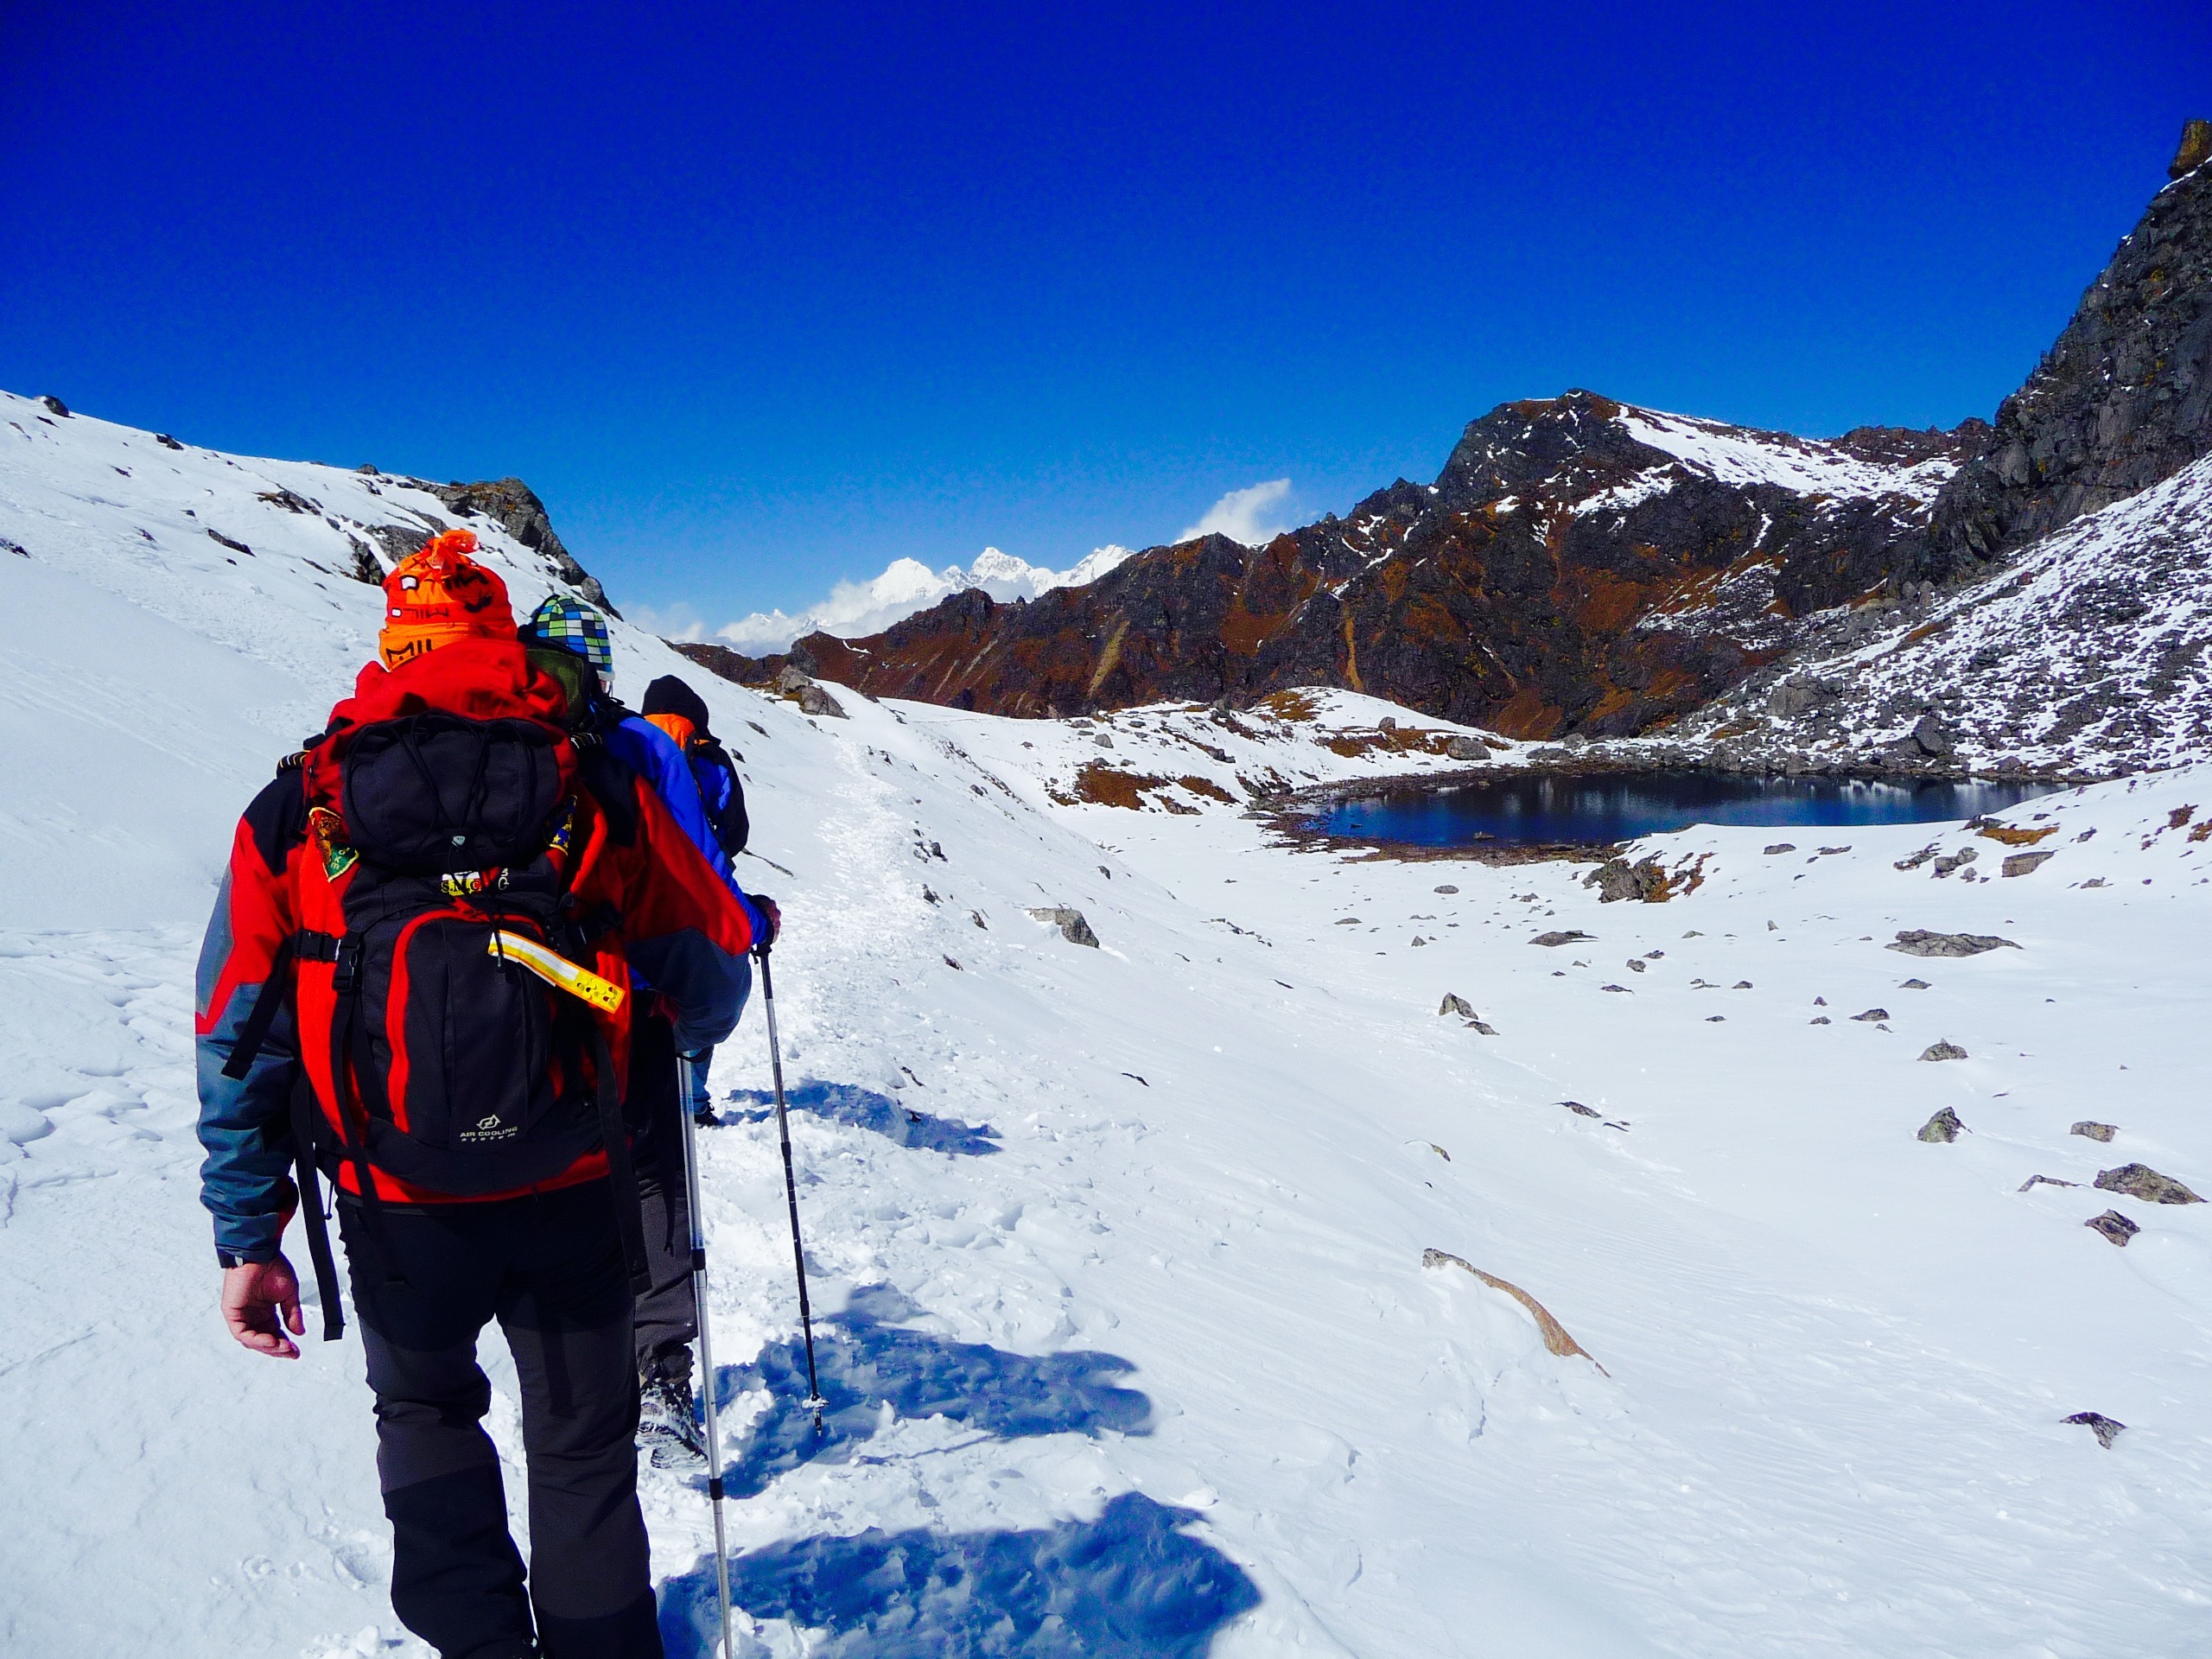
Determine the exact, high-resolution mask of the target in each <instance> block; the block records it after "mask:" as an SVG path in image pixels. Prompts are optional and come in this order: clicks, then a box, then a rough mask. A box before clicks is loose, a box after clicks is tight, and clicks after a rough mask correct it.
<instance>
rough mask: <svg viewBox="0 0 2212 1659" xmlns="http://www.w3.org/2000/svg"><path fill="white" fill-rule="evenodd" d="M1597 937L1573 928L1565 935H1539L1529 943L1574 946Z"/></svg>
mask: <svg viewBox="0 0 2212 1659" xmlns="http://www.w3.org/2000/svg"><path fill="white" fill-rule="evenodd" d="M1597 937H1598V936H1597V935H1596V934H1594V933H1585V932H1584V931H1582V930H1581V929H1580V928H1572V929H1569V930H1568V931H1566V932H1564V933H1539V934H1537V935H1536V937H1535V938H1533V939H1531V940H1529V944H1542V945H1560V944H1576V943H1578V942H1580V941H1581V940H1583V939H1594V938H1597Z"/></svg>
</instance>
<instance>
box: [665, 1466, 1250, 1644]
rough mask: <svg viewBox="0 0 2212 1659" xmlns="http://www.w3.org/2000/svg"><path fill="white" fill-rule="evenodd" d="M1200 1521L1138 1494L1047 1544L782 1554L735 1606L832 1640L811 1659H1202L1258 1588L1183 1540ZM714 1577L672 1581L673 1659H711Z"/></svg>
mask: <svg viewBox="0 0 2212 1659" xmlns="http://www.w3.org/2000/svg"><path fill="white" fill-rule="evenodd" d="M1197 1518H1198V1516H1197V1513H1196V1512H1195V1511H1193V1510H1179V1509H1173V1508H1171V1507H1169V1506H1168V1505H1166V1504H1164V1503H1154V1501H1153V1500H1152V1499H1150V1498H1148V1497H1145V1496H1144V1495H1143V1494H1142V1493H1141V1492H1127V1493H1124V1494H1123V1495H1122V1496H1121V1497H1117V1498H1116V1499H1114V1500H1113V1501H1112V1502H1111V1503H1108V1504H1107V1505H1106V1508H1105V1510H1104V1511H1103V1513H1102V1514H1101V1515H1100V1516H1098V1518H1097V1519H1096V1520H1095V1521H1065V1522H1060V1523H1059V1524H1058V1525H1057V1526H1054V1527H1050V1528H1046V1529H1043V1530H1040V1531H1036V1532H1017V1531H1011V1530H1009V1531H1001V1532H977V1533H956V1534H950V1535H947V1534H943V1533H934V1532H926V1531H914V1532H895V1533H893V1532H884V1531H882V1530H880V1529H875V1528H870V1529H868V1531H866V1532H863V1533H861V1535H859V1536H858V1537H855V1538H808V1539H802V1540H799V1541H795V1542H791V1543H783V1544H775V1545H772V1546H770V1547H769V1548H766V1549H760V1550H755V1551H753V1553H751V1554H744V1555H739V1556H736V1557H734V1559H733V1560H731V1562H730V1595H731V1598H732V1599H733V1600H734V1601H735V1602H736V1603H737V1605H740V1606H741V1607H743V1608H744V1609H745V1610H746V1611H747V1612H748V1613H750V1614H752V1615H753V1617H755V1618H789V1619H791V1620H792V1621H794V1622H795V1623H797V1624H800V1625H803V1626H806V1627H809V1628H811V1629H816V1630H827V1631H828V1632H829V1635H828V1637H827V1638H826V1640H823V1642H821V1643H819V1644H818V1645H814V1646H810V1647H809V1649H807V1651H808V1652H809V1654H810V1655H812V1656H815V1659H861V1656H867V1659H985V1656H988V1659H1001V1656H1009V1659H1011V1656H1020V1659H1077V1656H1082V1659H1200V1656H1202V1655H1204V1654H1205V1650H1206V1649H1207V1647H1208V1645H1209V1644H1210V1643H1211V1641H1212V1638H1213V1636H1214V1633H1215V1632H1216V1631H1217V1630H1220V1629H1221V1628H1222V1627H1223V1626H1224V1624H1228V1623H1229V1622H1230V1620H1232V1619H1234V1618H1238V1617H1239V1616H1241V1615H1242V1614H1243V1613H1245V1612H1248V1611H1250V1610H1251V1609H1252V1608H1254V1607H1255V1606H1257V1605H1259V1601H1260V1593H1259V1590H1258V1587H1257V1586H1255V1585H1254V1584H1253V1582H1252V1580H1251V1579H1250V1578H1249V1576H1248V1575H1247V1574H1246V1573H1244V1571H1243V1568H1241V1567H1238V1566H1237V1565H1236V1563H1235V1562H1234V1561H1232V1560H1230V1559H1229V1558H1228V1557H1227V1556H1225V1555H1224V1554H1222V1553H1221V1552H1220V1551H1219V1550H1217V1549H1215V1548H1213V1547H1212V1546H1211V1545H1209V1544H1205V1543H1203V1542H1200V1541H1198V1540H1197V1539H1195V1538H1190V1537H1186V1536H1185V1535H1183V1534H1182V1533H1181V1532H1179V1531H1178V1530H1177V1529H1178V1528H1179V1527H1181V1526H1184V1525H1185V1524H1187V1523H1188V1522H1192V1521H1194V1520H1196V1519H1197ZM715 1626H716V1617H715V1573H714V1567H713V1564H712V1563H711V1562H709V1561H702V1563H701V1564H700V1565H699V1566H698V1567H695V1568H694V1569H693V1570H692V1571H691V1572H690V1573H687V1574H685V1575H684V1576H683V1578H680V1579H671V1580H669V1582H668V1584H667V1586H666V1587H665V1589H664V1592H663V1595H662V1599H661V1634H662V1639H663V1640H664V1642H665V1643H667V1646H668V1651H669V1654H670V1656H671V1659H705V1656H707V1655H708V1654H709V1653H711V1652H712V1651H713V1650H714V1642H715V1637H714V1636H713V1634H712V1632H714V1631H715Z"/></svg>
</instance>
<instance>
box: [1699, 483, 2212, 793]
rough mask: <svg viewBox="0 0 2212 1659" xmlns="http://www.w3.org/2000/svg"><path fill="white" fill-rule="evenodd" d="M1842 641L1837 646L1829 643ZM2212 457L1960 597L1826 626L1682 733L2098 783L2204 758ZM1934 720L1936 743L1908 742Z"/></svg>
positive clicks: (2211, 625)
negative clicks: (1928, 718)
mask: <svg viewBox="0 0 2212 1659" xmlns="http://www.w3.org/2000/svg"><path fill="white" fill-rule="evenodd" d="M1839 636H1840V637H1839ZM2208 644H2212V460H2208V461H2198V462H2196V464H2195V465H2193V466H2191V467H2187V468H2185V469H2184V470H2183V471H2182V472H2180V473H2179V474H2176V475H2175V476H2174V477H2172V478H2170V479H2168V480H2166V481H2165V482H2164V483H2163V484H2158V485H2155V486H2152V488H2150V489H2147V490H2145V491H2144V492H2143V493H2141V494H2139V495H2136V496H2132V497H2130V498H2129V499H2126V500H2124V501H2120V502H2116V503H2114V504H2113V505H2111V506H2108V507H2106V508H2104V509H2103V510H2102V511H2101V512H2094V513H2091V514H2089V515H2088V516H2087V517H2085V518H2077V519H2075V521H2074V522H2073V523H2072V524H2069V525H2067V526H2066V527H2065V528H2064V529H2063V530H2059V531H2055V532H2053V533H2052V534H2050V535H2049V536H2046V537H2043V538H2042V539H2041V540H2039V541H2036V542H2033V543H2030V544H2029V545H2027V546H2026V547H2024V548H2023V549H2021V550H2019V551H2018V552H2017V553H2015V554H2012V556H2009V557H2008V558H2006V559H2005V561H2004V562H2003V563H2001V564H2000V565H1999V566H1998V567H1996V568H1995V569H1993V570H1992V571H1991V572H1990V574H1989V575H1986V577H1984V578H1983V579H1982V580H1980V582H1976V583H1975V584H1974V585H1973V586H1971V587H1969V588H1965V589H1963V590H1961V591H1958V592H1955V593H1952V594H1944V595H1943V596H1942V597H1941V598H1935V597H1933V596H1930V597H1929V598H1926V599H1923V600H1922V601H1919V602H1917V603H1916V604H1914V605H1912V606H1910V607H1905V608H1904V609H1903V610H1901V611H1897V612H1892V613H1887V614H1885V615H1873V616H1865V617H1859V618H1851V617H1835V618H1830V619H1826V620H1825V623H1824V626H1822V627H1821V631H1820V632H1819V633H1817V634H1816V635H1815V638H1814V639H1813V640H1811V641H1810V642H1808V645H1807V647H1806V648H1805V649H1804V650H1803V651H1802V652H1801V654H1800V655H1799V656H1797V657H1796V658H1793V659H1792V660H1791V661H1790V662H1789V664H1788V665H1787V668H1786V671H1784V672H1783V673H1780V674H1777V675H1769V676H1765V677H1762V678H1761V679H1760V680H1759V681H1758V682H1756V683H1753V684H1752V685H1751V687H1749V688H1748V689H1747V690H1745V691H1743V692H1739V693H1737V694H1734V695H1732V696H1730V697H1729V698H1727V699H1726V700H1724V701H1723V702H1719V703H1718V704H1716V705H1714V706H1713V708H1712V709H1707V710H1706V711H1703V712H1702V713H1700V715H1698V716H1697V717H1696V718H1694V720H1692V721H1689V722H1687V727H1686V729H1687V730H1688V732H1689V733H1690V734H1697V733H1700V732H1701V731H1702V732H1714V731H1718V732H1719V733H1721V734H1725V735H1726V737H1727V738H1729V739H1730V740H1732V742H1733V743H1734V745H1735V747H1738V748H1739V749H1741V750H1743V751H1744V752H1745V753H1747V754H1750V755H1758V754H1760V753H1764V752H1766V751H1775V752H1777V753H1781V754H1784V755H1787V756H1789V757H1790V758H1800V757H1802V758H1807V759H1810V760H1815V761H1818V760H1837V759H1842V758H1876V757H1882V756H1891V757H1894V755H1895V753H1896V752H1897V751H1898V750H1900V749H1901V750H1902V751H1903V753H1904V758H1905V759H1907V760H1912V761H1915V762H1917V763H1922V764H1926V763H1929V762H1940V763H1942V764H1949V765H1957V766H1967V767H1968V768H1972V769H1978V770H1986V769H1989V768H1993V767H1995V766H1999V765H2005V764H2008V763H2009V764H2010V765H2012V766H2026V767H2031V768H2034V769H2037V770H2048V771H2056V772H2069V771H2070V772H2085V773H2091V774H2098V773H2103V774H2109V773H2113V772H2133V771H2139V770H2142V769H2145V768H2155V767H2160V766H2174V765H2177V764H2179V763H2182V762H2184V761H2195V760H2203V759H2205V758H2206V757H2207V756H2208V755H2212V665H2208V664H2207V663H2206V662H2205V659H2204V658H2205V650H2206V647H2207V645H2208ZM1931 714H1932V715H1933V716H1934V722H1935V723H1934V728H1932V729H1930V730H1929V732H1928V735H1929V737H1930V738H1932V739H1934V740H1935V744H1934V747H1923V746H1920V745H1918V744H1916V742H1915V741H1913V740H1912V738H1911V735H1910V734H1911V733H1912V731H1913V729H1914V728H1916V726H1917V725H1918V724H1919V722H1920V721H1921V719H1922V717H1923V715H1931Z"/></svg>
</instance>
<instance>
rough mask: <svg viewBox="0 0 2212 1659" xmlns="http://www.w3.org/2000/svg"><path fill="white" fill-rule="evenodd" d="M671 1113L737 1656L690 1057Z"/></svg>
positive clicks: (726, 1634) (718, 1589) (724, 1608)
mask: <svg viewBox="0 0 2212 1659" xmlns="http://www.w3.org/2000/svg"><path fill="white" fill-rule="evenodd" d="M676 1071H677V1078H676V1082H677V1116H678V1117H681V1118H682V1119H683V1188H684V1192H685V1195H686V1196H687V1197H688V1198H690V1213H691V1300H692V1303H693V1307H694V1312H695V1313H696V1316H697V1318H698V1321H699V1370H700V1371H701V1373H702V1376H703V1379H704V1381H705V1383H706V1389H705V1390H704V1393H703V1395H702V1398H703V1399H704V1400H705V1401H706V1406H707V1497H708V1500H709V1502H710V1503H712V1504H713V1506H714V1511H715V1594H716V1596H717V1597H718V1598H719V1599H721V1612H722V1659H737V1643H736V1640H735V1638H734V1637H732V1636H731V1634H730V1627H729V1544H728V1540H727V1539H726V1538H725V1537H724V1535H723V1533H722V1441H721V1433H719V1432H718V1430H717V1429H716V1427H715V1344H714V1338H712V1336H711V1335H710V1334H709V1330H708V1322H707V1224H706V1221H705V1219H704V1217H702V1215H701V1213H700V1205H699V1146H698V1139H697V1131H696V1130H695V1129H694V1128H692V1124H691V1060H690V1056H688V1055H683V1054H679V1055H677V1057H676Z"/></svg>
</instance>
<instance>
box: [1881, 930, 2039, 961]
mask: <svg viewBox="0 0 2212 1659" xmlns="http://www.w3.org/2000/svg"><path fill="white" fill-rule="evenodd" d="M1883 948H1884V949H1885V950H1902V951H1904V954H1905V955H1907V956H1908V957H1978V956H1980V955H1981V953H1982V952H1983V951H1985V950H2018V949H2019V948H2020V947H2019V946H2018V944H2014V943H2013V942H2012V940H2011V939H2000V938H1998V937H1997V936H1996V935H1995V934H1993V933H1930V932H1929V931H1926V930H1925V929H1923V928H1914V929H1910V930H1908V931H1901V932H1899V933H1898V935H1897V938H1896V940H1895V942H1894V943H1892V944H1887V945H1885V946H1884V947H1883Z"/></svg>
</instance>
